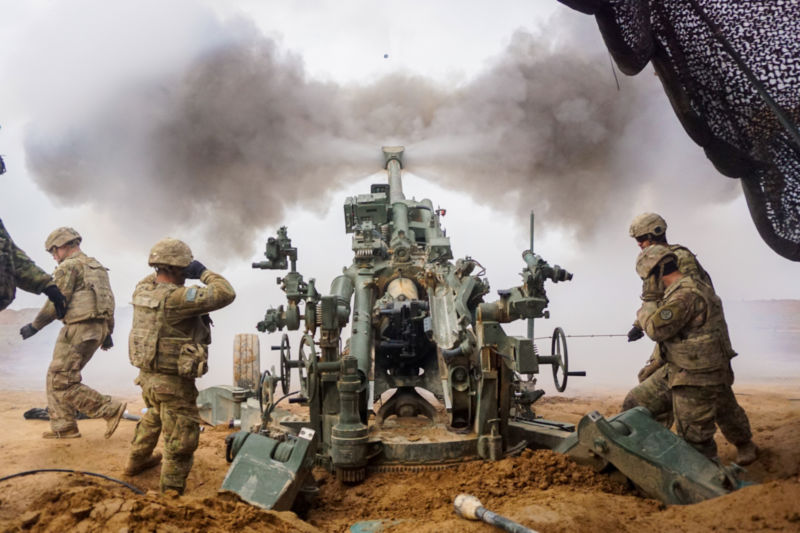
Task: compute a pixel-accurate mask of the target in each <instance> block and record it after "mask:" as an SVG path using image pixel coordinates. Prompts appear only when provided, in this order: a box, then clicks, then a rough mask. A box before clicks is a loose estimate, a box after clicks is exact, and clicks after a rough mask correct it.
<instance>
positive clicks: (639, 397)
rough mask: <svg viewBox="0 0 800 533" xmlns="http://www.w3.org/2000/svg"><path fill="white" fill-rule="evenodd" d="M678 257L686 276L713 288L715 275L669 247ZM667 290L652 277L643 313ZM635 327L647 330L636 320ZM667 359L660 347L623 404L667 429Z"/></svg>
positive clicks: (644, 290) (678, 248)
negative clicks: (640, 409) (639, 409)
mask: <svg viewBox="0 0 800 533" xmlns="http://www.w3.org/2000/svg"><path fill="white" fill-rule="evenodd" d="M666 246H667V248H669V249H670V251H672V252H673V253H674V254H675V256H676V257H677V258H678V270H679V271H680V273H681V274H683V275H684V276H687V277H690V278H692V279H693V280H695V281H697V282H700V283H704V284H706V285H707V286H709V287H713V285H712V283H711V276H709V275H708V272H706V271H705V269H704V268H703V267H702V266H701V265H700V262H699V261H697V257H696V256H695V255H694V254H693V253H692V252H691V250H689V249H688V248H686V247H685V246H681V245H680V244H670V245H666ZM663 294H664V290H663V288H662V287H661V286H660V282H659V280H657V279H656V276H655V275H651V276H648V277H647V278H646V279H644V280H643V282H642V296H641V298H642V302H643V303H642V307H641V308H640V312H647V311H648V310H650V311H652V309H653V308H654V306H655V305H656V304H657V302H658V301H659V300H660V299H661V298H662V297H663ZM633 325H634V327H638V328H640V329H644V328H643V327H642V325H641V324H640V323H639V320H638V319H637V320H635V321H634V323H633ZM664 362H665V361H664V358H663V357H662V356H661V347H660V345H659V344H656V345H655V347H654V348H653V353H652V354H651V356H650V359H649V360H648V361H647V364H646V365H645V366H644V368H642V369H641V370H640V371H639V375H638V378H639V385H637V386H636V387H634V388H633V389H631V390H630V392H628V395H627V396H626V397H625V400H624V401H623V402H622V408H623V409H625V410H627V409H632V408H633V407H636V406H637V405H641V406H643V407H646V408H647V409H648V410H649V411H650V412H651V413H653V417H654V418H655V419H656V420H658V421H659V422H661V424H663V425H664V426H665V427H667V428H670V427H672V423H673V416H672V394H671V392H670V388H669V385H668V384H667V372H666V368H664V366H663V365H664Z"/></svg>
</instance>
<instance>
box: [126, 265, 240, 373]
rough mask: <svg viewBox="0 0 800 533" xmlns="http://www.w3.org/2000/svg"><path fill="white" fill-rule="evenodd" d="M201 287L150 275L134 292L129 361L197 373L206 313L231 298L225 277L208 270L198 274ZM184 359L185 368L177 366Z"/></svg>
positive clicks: (206, 340)
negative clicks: (162, 281)
mask: <svg viewBox="0 0 800 533" xmlns="http://www.w3.org/2000/svg"><path fill="white" fill-rule="evenodd" d="M200 281H202V282H203V283H204V284H205V285H206V286H205V287H199V286H191V287H185V286H179V285H175V284H173V283H158V282H156V275H155V274H151V275H149V276H147V277H146V278H144V279H143V280H142V281H140V282H139V283H138V284H137V285H136V290H134V291H133V326H132V328H131V333H130V336H129V340H128V350H129V352H128V355H129V357H130V360H131V364H133V365H134V366H136V367H138V368H140V369H142V370H145V371H148V372H157V373H164V374H178V375H181V376H183V377H199V376H200V375H202V373H204V371H205V370H206V368H198V364H199V365H200V366H201V367H202V366H203V365H205V364H206V363H207V357H208V355H207V347H208V345H209V344H210V343H211V334H210V329H209V327H208V324H209V323H210V320H209V319H208V313H209V312H211V311H214V310H216V309H220V308H222V307H225V306H226V305H228V304H230V303H231V302H232V301H233V300H234V298H235V297H236V293H235V292H234V290H233V287H232V286H231V284H230V283H228V281H227V280H226V279H225V278H223V277H222V276H220V275H219V274H216V273H214V272H211V271H210V270H206V271H205V272H203V275H202V276H201V277H200ZM183 363H186V364H187V365H188V367H189V368H188V369H187V368H183V369H182V368H181V365H182V364H183Z"/></svg>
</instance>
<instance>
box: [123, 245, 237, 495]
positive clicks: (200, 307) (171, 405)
mask: <svg viewBox="0 0 800 533" xmlns="http://www.w3.org/2000/svg"><path fill="white" fill-rule="evenodd" d="M148 264H149V265H150V266H152V267H155V269H156V272H155V274H150V275H149V276H147V277H146V278H144V279H143V280H142V281H140V282H139V283H138V285H136V290H134V292H133V329H132V330H131V334H130V338H129V343H128V347H129V356H130V360H131V363H132V364H133V366H135V367H137V368H139V369H140V370H139V376H138V377H137V378H136V384H138V385H140V386H141V387H142V397H143V398H144V402H145V404H146V405H147V412H146V413H145V415H144V416H143V417H142V419H141V421H140V422H139V423H138V425H137V426H136V433H135V435H134V438H133V443H132V446H131V454H130V457H129V459H128V463H127V465H126V467H125V474H126V475H128V476H135V475H136V474H138V473H140V472H143V471H144V470H147V469H148V468H151V467H153V466H156V465H157V464H158V463H159V462H161V454H160V453H153V450H154V448H155V447H156V444H157V443H158V436H159V434H160V433H161V431H162V429H163V431H164V465H163V466H162V468H161V491H162V492H165V491H167V490H175V491H178V493H181V494H182V493H183V491H184V489H185V488H186V478H187V476H188V475H189V470H191V468H192V456H193V454H194V451H195V450H196V449H197V444H198V438H199V436H200V426H199V423H200V422H201V420H200V414H199V412H198V410H197V404H196V401H197V388H196V387H195V384H194V380H195V378H199V377H200V376H202V375H203V374H205V373H206V371H207V370H208V345H209V344H210V343H211V330H210V328H209V326H210V324H211V318H210V317H209V316H208V313H209V312H211V311H214V310H216V309H220V308H222V307H225V306H226V305H228V304H230V303H231V302H232V301H233V299H234V298H235V296H236V294H235V293H234V291H233V287H231V285H230V283H228V281H227V280H226V279H225V278H223V277H222V276H220V275H219V274H215V273H214V272H211V271H210V270H208V269H207V268H206V267H205V266H204V265H203V264H202V263H200V262H199V261H196V260H194V259H193V257H192V251H191V250H190V249H189V247H188V246H187V245H186V244H185V243H183V242H182V241H179V240H177V239H169V238H167V239H162V240H160V241H159V242H157V243H156V244H155V246H153V248H152V250H151V251H150V257H149V260H148ZM186 279H199V280H200V281H202V282H203V283H204V284H205V285H206V286H205V287H199V286H191V287H184V282H185V280H186Z"/></svg>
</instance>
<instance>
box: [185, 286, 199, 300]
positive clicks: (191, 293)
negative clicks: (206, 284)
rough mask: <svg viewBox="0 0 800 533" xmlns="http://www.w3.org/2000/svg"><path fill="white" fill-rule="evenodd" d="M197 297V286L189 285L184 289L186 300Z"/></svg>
mask: <svg viewBox="0 0 800 533" xmlns="http://www.w3.org/2000/svg"><path fill="white" fill-rule="evenodd" d="M195 298H197V287H189V290H187V291H186V301H187V302H193V301H194V300H195Z"/></svg>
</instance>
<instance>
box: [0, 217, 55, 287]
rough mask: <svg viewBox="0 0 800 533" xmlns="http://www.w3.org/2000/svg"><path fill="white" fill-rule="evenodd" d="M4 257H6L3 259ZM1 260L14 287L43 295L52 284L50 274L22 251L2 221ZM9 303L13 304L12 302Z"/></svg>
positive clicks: (0, 238)
mask: <svg viewBox="0 0 800 533" xmlns="http://www.w3.org/2000/svg"><path fill="white" fill-rule="evenodd" d="M2 256H4V257H2ZM0 259H2V262H3V263H7V264H3V265H0V266H2V268H3V269H4V274H3V275H6V274H5V271H6V269H7V270H8V275H10V276H11V278H12V280H13V282H14V286H15V287H18V288H20V289H22V290H23V291H27V292H32V293H34V294H41V293H42V292H43V291H44V289H45V287H47V286H48V285H50V284H51V283H52V281H53V280H52V278H51V277H50V274H48V273H47V272H45V271H44V270H42V269H41V268H39V267H38V266H37V265H36V263H34V262H33V261H32V260H31V258H30V257H28V255H27V254H26V253H25V252H24V251H22V250H21V249H20V248H19V247H18V246H17V245H16V244H15V243H14V240H13V239H12V238H11V236H10V235H9V234H8V232H7V231H6V228H5V226H3V221H2V220H0ZM8 303H11V302H10V301H9V302H8Z"/></svg>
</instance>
